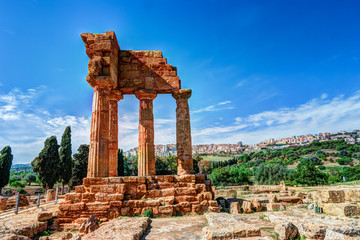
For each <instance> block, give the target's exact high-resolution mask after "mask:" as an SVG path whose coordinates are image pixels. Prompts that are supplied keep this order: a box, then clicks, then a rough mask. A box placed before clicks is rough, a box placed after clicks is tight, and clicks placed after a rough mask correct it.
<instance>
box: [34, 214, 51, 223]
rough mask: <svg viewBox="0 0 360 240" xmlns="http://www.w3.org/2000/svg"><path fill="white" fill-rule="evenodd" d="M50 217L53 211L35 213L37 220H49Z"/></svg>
mask: <svg viewBox="0 0 360 240" xmlns="http://www.w3.org/2000/svg"><path fill="white" fill-rule="evenodd" d="M52 218H53V212H49V211H42V212H40V213H38V214H37V220H38V221H39V222H44V221H47V220H50V219H52Z"/></svg>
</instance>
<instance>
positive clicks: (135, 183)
mask: <svg viewBox="0 0 360 240" xmlns="http://www.w3.org/2000/svg"><path fill="white" fill-rule="evenodd" d="M213 199H214V193H213V192H212V188H211V181H210V180H208V179H206V175H203V174H196V175H181V176H178V175H163V176H143V177H142V176H136V177H108V178H85V179H84V180H83V185H81V186H77V187H75V193H68V194H66V195H65V201H64V202H61V203H60V205H59V212H58V218H59V222H60V227H61V228H66V229H76V228H77V227H79V226H80V224H81V223H83V222H84V221H85V220H86V219H87V218H88V217H90V216H91V215H95V216H96V217H97V218H99V219H100V220H101V221H107V220H109V219H114V218H117V217H120V216H139V215H144V212H145V211H146V210H150V211H151V212H152V214H153V215H154V216H173V215H180V214H181V215H184V214H188V213H197V214H202V213H204V212H205V211H213V212H219V211H220V208H219V207H218V204H217V202H216V201H215V200H213Z"/></svg>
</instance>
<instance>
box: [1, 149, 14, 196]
mask: <svg viewBox="0 0 360 240" xmlns="http://www.w3.org/2000/svg"><path fill="white" fill-rule="evenodd" d="M12 160H13V155H12V154H11V148H10V146H6V147H4V148H3V149H2V150H1V151H0V195H1V190H2V188H3V187H5V186H6V185H7V184H8V182H9V177H10V168H11V164H12Z"/></svg>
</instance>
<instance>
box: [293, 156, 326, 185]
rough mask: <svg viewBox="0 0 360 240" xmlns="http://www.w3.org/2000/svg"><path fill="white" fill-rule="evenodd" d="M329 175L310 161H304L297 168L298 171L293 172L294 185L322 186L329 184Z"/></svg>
mask: <svg viewBox="0 0 360 240" xmlns="http://www.w3.org/2000/svg"><path fill="white" fill-rule="evenodd" d="M328 179H329V175H328V174H326V173H324V172H321V171H320V170H319V169H318V168H317V167H316V166H315V163H314V162H313V161H311V160H309V159H304V160H303V161H301V162H300V163H299V165H298V166H297V167H296V171H294V172H293V184H295V185H298V184H302V185H308V186H314V185H320V184H327V183H328Z"/></svg>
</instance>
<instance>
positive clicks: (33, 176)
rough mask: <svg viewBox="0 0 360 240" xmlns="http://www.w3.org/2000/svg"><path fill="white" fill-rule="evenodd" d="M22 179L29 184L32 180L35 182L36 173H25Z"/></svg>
mask: <svg viewBox="0 0 360 240" xmlns="http://www.w3.org/2000/svg"><path fill="white" fill-rule="evenodd" d="M24 181H25V182H27V183H28V184H29V185H30V184H31V183H32V182H36V175H35V174H32V173H29V174H27V175H25V177H24Z"/></svg>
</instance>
